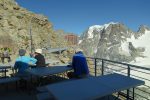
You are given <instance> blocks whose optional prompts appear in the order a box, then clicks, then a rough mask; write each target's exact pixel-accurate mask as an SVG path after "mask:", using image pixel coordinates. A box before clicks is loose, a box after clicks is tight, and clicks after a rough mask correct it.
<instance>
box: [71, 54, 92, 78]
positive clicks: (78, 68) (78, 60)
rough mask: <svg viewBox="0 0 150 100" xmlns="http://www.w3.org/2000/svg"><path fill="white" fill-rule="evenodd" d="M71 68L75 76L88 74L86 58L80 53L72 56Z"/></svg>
mask: <svg viewBox="0 0 150 100" xmlns="http://www.w3.org/2000/svg"><path fill="white" fill-rule="evenodd" d="M72 67H73V69H74V74H75V75H76V76H80V75H88V74H89V69H88V65H87V61H86V57H85V56H84V55H83V53H82V52H78V53H76V54H75V55H74V56H73V59H72Z"/></svg>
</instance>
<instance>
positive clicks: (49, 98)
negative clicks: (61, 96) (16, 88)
mask: <svg viewBox="0 0 150 100" xmlns="http://www.w3.org/2000/svg"><path fill="white" fill-rule="evenodd" d="M36 97H37V100H55V99H54V96H53V95H52V94H50V93H49V92H43V93H38V94H37V95H36Z"/></svg>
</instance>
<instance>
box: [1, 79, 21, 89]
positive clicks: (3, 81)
mask: <svg viewBox="0 0 150 100" xmlns="http://www.w3.org/2000/svg"><path fill="white" fill-rule="evenodd" d="M19 80H20V78H19V77H6V78H0V85H5V88H6V90H7V89H8V84H9V83H13V82H16V90H17V88H18V85H17V81H19Z"/></svg>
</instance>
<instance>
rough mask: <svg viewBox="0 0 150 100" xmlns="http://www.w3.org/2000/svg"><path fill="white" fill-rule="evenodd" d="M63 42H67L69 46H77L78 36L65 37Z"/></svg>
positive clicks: (69, 35) (68, 35)
mask: <svg viewBox="0 0 150 100" xmlns="http://www.w3.org/2000/svg"><path fill="white" fill-rule="evenodd" d="M65 40H67V42H68V44H69V45H77V44H78V36H77V35H74V34H67V35H65Z"/></svg>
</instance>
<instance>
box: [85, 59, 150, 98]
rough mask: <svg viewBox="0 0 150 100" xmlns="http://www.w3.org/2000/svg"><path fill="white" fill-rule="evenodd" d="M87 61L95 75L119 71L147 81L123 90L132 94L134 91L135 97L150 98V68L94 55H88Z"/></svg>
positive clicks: (91, 72)
mask: <svg viewBox="0 0 150 100" xmlns="http://www.w3.org/2000/svg"><path fill="white" fill-rule="evenodd" d="M87 61H88V64H89V68H90V74H92V75H94V76H100V75H106V74H110V73H119V74H123V75H126V76H129V77H133V78H137V79H140V80H143V81H145V84H144V85H142V86H139V87H136V88H135V89H133V90H131V89H130V90H127V91H123V93H124V94H127V95H128V94H129V95H130V94H132V93H133V91H134V94H133V95H134V97H133V99H135V100H150V68H146V67H142V66H137V65H132V64H128V63H123V62H118V61H112V60H107V59H101V58H93V57H87Z"/></svg>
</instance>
